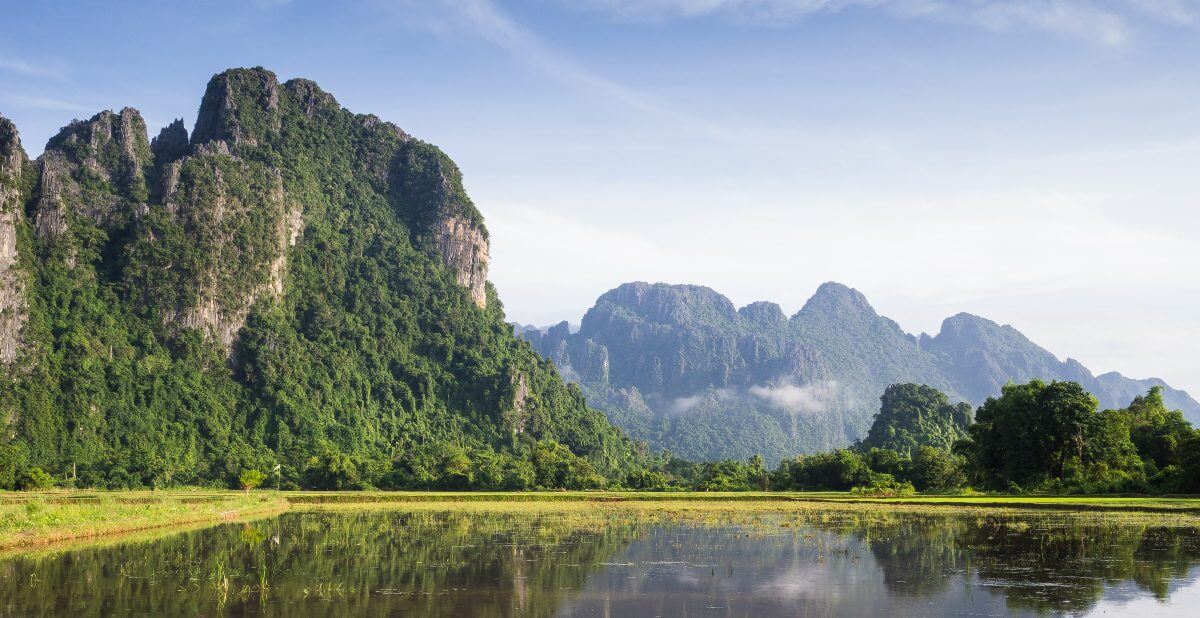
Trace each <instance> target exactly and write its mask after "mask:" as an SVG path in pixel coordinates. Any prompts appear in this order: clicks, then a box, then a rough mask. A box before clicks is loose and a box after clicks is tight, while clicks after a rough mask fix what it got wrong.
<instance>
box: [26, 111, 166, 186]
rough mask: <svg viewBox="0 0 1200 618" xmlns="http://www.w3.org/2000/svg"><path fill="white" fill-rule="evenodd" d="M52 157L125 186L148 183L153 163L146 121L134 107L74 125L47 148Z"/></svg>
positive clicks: (64, 129)
mask: <svg viewBox="0 0 1200 618" xmlns="http://www.w3.org/2000/svg"><path fill="white" fill-rule="evenodd" d="M52 153H53V154H60V155H62V156H63V157H65V158H66V160H67V161H69V162H70V163H73V164H78V165H83V166H85V167H86V168H87V169H88V171H90V172H92V173H95V174H98V175H100V176H101V177H103V178H104V179H105V180H108V181H115V182H122V183H130V182H138V181H142V180H144V179H143V178H142V175H143V173H144V168H146V167H148V166H149V165H150V163H151V161H150V140H149V137H148V136H147V135H146V121H145V120H143V119H142V114H141V113H140V112H138V111H137V110H136V109H133V108H132V107H126V108H124V109H122V110H121V111H120V112H119V113H113V112H112V111H110V110H104V111H102V112H100V113H98V114H96V115H95V116H92V117H91V118H90V119H88V120H75V121H73V122H72V123H71V124H69V125H67V126H65V127H63V128H62V129H61V130H60V131H59V132H58V134H57V135H55V136H54V137H52V138H50V141H49V142H48V143H47V144H46V154H52Z"/></svg>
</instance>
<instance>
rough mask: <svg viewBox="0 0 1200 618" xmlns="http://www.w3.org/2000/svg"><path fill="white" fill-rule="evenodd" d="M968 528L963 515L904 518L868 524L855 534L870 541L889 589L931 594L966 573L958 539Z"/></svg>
mask: <svg viewBox="0 0 1200 618" xmlns="http://www.w3.org/2000/svg"><path fill="white" fill-rule="evenodd" d="M965 528H966V522H965V521H964V520H962V519H960V518H927V517H904V518H900V519H893V520H888V521H885V522H870V523H866V524H865V525H864V527H863V528H861V529H859V530H856V531H855V536H857V537H859V538H860V539H862V540H863V541H866V542H867V543H868V546H869V547H870V548H871V555H872V556H874V557H875V562H876V564H878V565H879V568H880V570H881V571H882V573H883V581H884V584H885V585H886V586H887V589H888V591H889V592H891V593H893V594H898V595H904V596H927V595H930V594H935V593H938V592H941V591H942V590H945V588H946V586H947V585H949V583H950V580H951V579H952V578H953V577H954V576H956V575H958V574H961V573H962V571H963V569H964V565H965V563H966V556H965V555H964V553H963V552H962V550H961V549H960V548H959V547H958V542H957V540H958V537H959V535H960V534H962V533H963V532H964V529H965Z"/></svg>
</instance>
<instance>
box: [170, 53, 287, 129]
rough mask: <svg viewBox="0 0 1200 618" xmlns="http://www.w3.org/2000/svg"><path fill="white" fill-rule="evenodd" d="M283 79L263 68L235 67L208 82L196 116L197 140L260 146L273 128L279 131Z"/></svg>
mask: <svg viewBox="0 0 1200 618" xmlns="http://www.w3.org/2000/svg"><path fill="white" fill-rule="evenodd" d="M281 122H282V118H281V114H280V110H279V80H278V79H277V78H276V77H275V74H274V73H272V72H270V71H267V70H265V69H262V68H256V69H233V70H229V71H225V72H224V73H219V74H217V75H215V76H213V78H212V79H211V80H209V82H208V88H207V89H206V90H205V92H204V99H203V100H202V101H201V102H200V113H199V115H198V116H197V117H196V130H195V131H194V132H193V133H192V143H193V144H203V143H205V142H209V141H218V140H220V141H226V142H229V143H230V144H232V145H234V146H241V145H247V146H256V145H258V144H259V143H261V142H262V141H263V140H264V139H265V136H266V133H267V132H269V131H278V130H279V128H280V124H281Z"/></svg>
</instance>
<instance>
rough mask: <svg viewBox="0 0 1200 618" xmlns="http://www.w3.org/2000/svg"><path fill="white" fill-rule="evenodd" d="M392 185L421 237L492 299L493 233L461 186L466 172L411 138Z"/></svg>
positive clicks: (475, 290) (476, 291) (478, 299)
mask: <svg viewBox="0 0 1200 618" xmlns="http://www.w3.org/2000/svg"><path fill="white" fill-rule="evenodd" d="M391 191H392V193H393V194H394V195H395V198H396V201H397V202H399V203H400V204H401V205H402V206H403V207H404V209H405V210H406V212H407V213H408V214H407V217H408V220H409V221H410V224H411V225H412V226H413V228H414V230H415V231H416V232H417V233H418V235H419V236H420V239H421V242H422V243H423V244H425V245H426V247H427V248H428V249H429V250H430V251H432V252H433V253H434V255H436V256H437V257H438V258H439V259H440V260H441V262H442V264H443V265H445V267H446V268H448V269H449V270H450V271H451V272H452V273H454V277H455V279H456V280H457V281H458V282H459V284H460V285H462V286H463V287H464V288H466V289H467V291H468V293H469V294H470V296H471V299H472V301H473V302H474V303H475V304H476V305H477V306H479V307H485V306H486V305H487V287H486V286H487V270H488V250H489V245H488V234H487V230H486V229H485V228H484V227H483V225H482V224H481V218H480V215H479V211H478V210H476V209H475V205H474V204H473V203H472V202H471V199H470V198H469V197H467V194H466V191H464V190H463V186H462V173H461V172H460V171H459V170H458V166H456V165H455V164H454V162H453V161H451V160H450V158H449V157H447V156H446V155H445V154H443V153H442V152H441V151H440V150H438V149H436V148H433V147H431V146H429V145H428V144H425V143H423V142H419V141H416V140H409V141H408V142H407V143H406V144H405V145H404V146H403V147H402V148H401V149H400V152H399V154H398V156H397V157H396V167H395V168H394V170H393V174H392V178H391Z"/></svg>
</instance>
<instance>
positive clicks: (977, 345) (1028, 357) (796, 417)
mask: <svg viewBox="0 0 1200 618" xmlns="http://www.w3.org/2000/svg"><path fill="white" fill-rule="evenodd" d="M519 334H520V335H521V336H523V337H525V338H527V339H529V340H530V341H531V342H533V344H534V346H535V347H536V348H537V349H538V350H539V351H540V352H541V353H542V354H544V355H545V356H546V357H547V358H548V359H550V360H551V361H553V362H554V363H555V364H556V365H557V366H558V367H559V368H560V370H561V371H562V372H563V373H564V375H566V376H567V377H568V378H570V379H572V380H575V381H576V382H578V384H579V385H580V387H581V388H582V389H583V390H584V392H585V393H587V395H588V397H589V401H591V402H592V403H593V404H594V405H596V406H598V407H600V408H601V409H602V410H604V411H605V412H606V413H607V414H608V415H609V417H610V418H611V419H612V420H613V421H614V422H615V423H616V424H617V425H619V426H621V427H624V428H625V429H627V430H628V431H629V432H630V434H631V435H632V436H633V437H635V438H638V439H641V440H645V441H646V442H647V443H648V444H649V446H650V447H651V448H652V449H660V448H665V449H669V450H671V451H672V452H674V453H677V454H679V455H682V456H684V457H690V458H695V459H714V458H723V457H734V458H738V459H744V458H746V457H749V456H751V455H753V454H755V453H760V454H762V455H764V456H765V457H767V458H768V459H772V460H774V459H779V458H781V457H786V456H789V455H792V454H795V453H801V452H814V451H819V450H824V449H829V448H835V447H841V446H846V445H848V444H850V443H852V442H853V441H854V440H856V439H859V438H861V437H862V436H863V435H865V433H866V431H867V429H868V428H869V427H870V424H871V418H872V416H873V415H874V414H875V412H876V411H878V409H879V397H880V395H881V394H882V393H883V392H884V390H885V389H886V387H887V386H889V385H891V384H897V383H905V382H915V383H920V384H927V385H929V386H933V387H935V388H937V389H939V390H941V391H942V392H945V393H947V394H948V395H949V396H950V398H951V399H952V400H955V401H967V402H970V403H972V404H975V405H978V404H980V403H982V402H983V400H984V399H986V398H987V397H989V396H992V395H996V394H998V393H999V391H1000V387H1001V386H1003V385H1004V384H1005V383H1007V382H1008V381H1010V380H1011V381H1014V382H1025V381H1028V380H1030V379H1032V378H1042V379H1045V380H1071V381H1076V382H1079V383H1081V384H1082V385H1083V386H1084V388H1086V389H1087V390H1089V391H1090V392H1092V393H1094V394H1095V395H1096V396H1097V397H1098V398H1099V399H1100V403H1101V405H1102V406H1105V407H1113V408H1116V407H1123V406H1125V405H1128V404H1129V402H1130V401H1131V400H1132V399H1133V398H1134V397H1135V396H1137V395H1139V394H1143V393H1145V392H1146V391H1147V390H1148V389H1149V388H1150V387H1151V386H1155V385H1158V386H1164V387H1165V386H1166V385H1165V383H1163V382H1162V381H1161V380H1155V379H1151V380H1134V379H1130V378H1126V377H1124V376H1121V375H1120V374H1116V373H1108V374H1104V375H1100V376H1094V375H1092V373H1091V372H1090V371H1088V370H1087V368H1085V367H1084V366H1083V365H1081V364H1080V363H1078V362H1077V361H1075V360H1072V359H1068V360H1066V361H1065V362H1064V361H1059V360H1058V359H1057V358H1056V357H1055V356H1054V355H1053V354H1051V353H1050V352H1048V351H1046V350H1044V349H1042V348H1040V347H1038V346H1037V345H1036V344H1034V343H1033V342H1031V341H1029V340H1028V339H1027V338H1026V337H1025V336H1024V335H1022V334H1021V333H1020V332H1018V331H1017V330H1016V329H1014V328H1013V327H1011V326H1000V325H999V324H996V323H994V322H992V321H990V320H987V319H984V318H980V317H977V316H973V315H969V314H965V313H963V314H959V315H956V316H953V317H951V318H947V319H946V321H945V322H944V323H943V325H942V329H941V332H939V333H938V334H937V335H936V336H929V335H925V334H922V335H920V336H919V337H918V336H913V335H911V334H908V333H906V332H904V330H903V329H901V328H900V326H899V325H898V324H896V323H895V322H894V321H892V320H890V319H888V318H886V317H883V316H880V315H879V314H878V313H876V311H875V310H874V309H873V308H872V307H871V305H870V303H868V302H867V299H866V298H865V297H864V296H863V295H862V294H861V293H859V292H858V291H857V290H854V289H851V288H849V287H846V286H844V285H841V284H838V283H832V282H831V283H826V284H824V285H822V286H820V288H819V289H818V290H817V291H816V293H815V294H814V295H813V296H812V298H810V299H809V301H808V302H807V303H805V305H804V307H803V308H801V309H800V311H799V312H797V313H796V314H795V315H794V316H792V317H791V318H787V317H785V316H784V314H783V311H782V310H781V309H780V308H779V306H778V305H776V304H774V303H769V302H757V303H753V304H750V305H747V306H745V307H742V308H741V309H736V308H735V307H734V305H733V303H732V302H730V301H729V299H727V298H725V297H724V296H722V295H720V294H719V293H717V292H715V291H713V290H711V289H708V288H705V287H701V286H695V285H667V284H647V283H640V282H638V283H627V284H624V285H621V286H619V287H617V288H615V289H613V290H610V291H608V292H606V293H604V294H603V295H601V296H600V298H599V299H598V300H597V301H596V304H595V306H593V307H592V308H591V309H590V310H588V312H587V313H586V314H585V315H584V317H583V322H582V325H581V327H580V329H579V331H578V332H577V333H574V334H572V333H570V332H568V329H567V327H566V323H563V324H560V325H558V326H554V327H551V328H548V329H544V330H542V329H535V328H529V327H524V328H521V329H519ZM1163 394H1164V399H1165V400H1166V402H1167V404H1168V405H1169V406H1171V407H1173V408H1178V409H1182V410H1184V412H1185V413H1186V414H1187V415H1188V416H1189V417H1190V418H1191V419H1193V421H1196V420H1200V404H1197V402H1196V401H1195V400H1194V399H1192V398H1191V397H1190V396H1189V395H1188V394H1187V393H1185V392H1183V391H1178V390H1174V389H1171V388H1169V387H1167V388H1166V389H1165V390H1164V393H1163Z"/></svg>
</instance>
